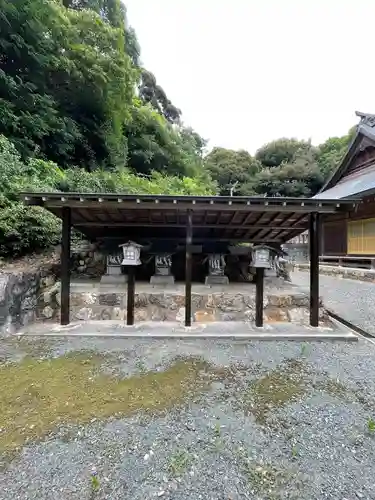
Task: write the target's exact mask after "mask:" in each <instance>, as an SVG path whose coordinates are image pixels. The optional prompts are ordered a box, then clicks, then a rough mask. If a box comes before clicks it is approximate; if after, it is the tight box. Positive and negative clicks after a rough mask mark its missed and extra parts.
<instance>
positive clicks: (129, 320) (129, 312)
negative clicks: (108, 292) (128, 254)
mask: <svg viewBox="0 0 375 500" xmlns="http://www.w3.org/2000/svg"><path fill="white" fill-rule="evenodd" d="M134 295H135V269H134V267H133V266H129V267H128V296H127V306H126V307H127V308H126V324H127V325H129V326H131V325H134Z"/></svg>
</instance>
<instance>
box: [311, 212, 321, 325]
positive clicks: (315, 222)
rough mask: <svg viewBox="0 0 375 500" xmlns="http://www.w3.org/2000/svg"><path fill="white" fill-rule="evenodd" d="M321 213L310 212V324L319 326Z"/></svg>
mask: <svg viewBox="0 0 375 500" xmlns="http://www.w3.org/2000/svg"><path fill="white" fill-rule="evenodd" d="M320 230H321V226H320V224H319V214H317V213H312V214H310V227H309V245H310V325H311V326H319V240H320Z"/></svg>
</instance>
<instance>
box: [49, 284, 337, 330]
mask: <svg viewBox="0 0 375 500" xmlns="http://www.w3.org/2000/svg"><path fill="white" fill-rule="evenodd" d="M44 299H45V301H44V303H43V304H40V307H39V317H40V319H47V317H49V318H48V319H54V320H58V318H59V314H60V310H59V306H60V293H59V286H54V287H51V289H50V290H49V291H48V293H45V294H44ZM126 300H127V295H126V292H125V291H121V292H116V293H108V292H106V291H104V290H103V291H100V290H99V289H97V290H96V291H95V292H74V291H72V293H71V301H70V302H71V320H72V321H77V320H78V321H79V320H120V321H125V320H126ZM184 304H185V296H184V295H183V294H179V293H174V292H170V293H168V292H164V293H163V292H160V293H158V292H155V293H154V292H152V293H136V295H135V311H134V316H135V322H136V323H137V322H141V321H177V322H183V321H184V319H185V307H184ZM46 313H47V314H46ZM192 313H193V320H194V321H196V322H199V323H202V322H203V323H205V322H212V321H254V320H255V293H254V291H252V293H251V292H250V293H248V294H242V293H229V292H228V293H207V294H205V293H193V294H192ZM264 319H265V321H266V322H269V323H272V322H292V323H298V324H308V323H309V297H308V295H306V294H303V293H295V292H291V293H290V294H270V293H268V292H267V290H266V291H265V296H264ZM320 319H321V321H323V322H328V316H327V315H326V313H325V310H324V308H323V307H322V304H321V308H320Z"/></svg>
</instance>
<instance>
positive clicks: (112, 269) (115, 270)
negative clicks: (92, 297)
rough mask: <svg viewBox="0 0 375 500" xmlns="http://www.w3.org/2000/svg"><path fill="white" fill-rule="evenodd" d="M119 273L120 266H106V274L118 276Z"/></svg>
mask: <svg viewBox="0 0 375 500" xmlns="http://www.w3.org/2000/svg"><path fill="white" fill-rule="evenodd" d="M120 274H122V273H121V266H107V272H106V275H109V276H119V275H120Z"/></svg>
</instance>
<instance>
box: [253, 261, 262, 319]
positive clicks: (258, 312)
mask: <svg viewBox="0 0 375 500" xmlns="http://www.w3.org/2000/svg"><path fill="white" fill-rule="evenodd" d="M255 279H256V288H255V326H257V327H258V328H260V327H262V326H263V296H264V269H263V268H262V267H258V268H257V272H256V278H255Z"/></svg>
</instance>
